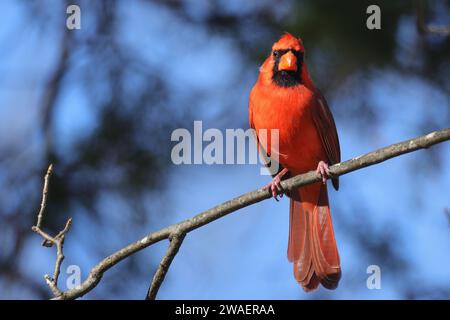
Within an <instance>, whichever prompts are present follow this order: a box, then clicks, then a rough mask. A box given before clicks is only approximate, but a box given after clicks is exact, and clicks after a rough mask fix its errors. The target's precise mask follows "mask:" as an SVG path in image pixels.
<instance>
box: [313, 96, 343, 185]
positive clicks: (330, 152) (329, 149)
mask: <svg viewBox="0 0 450 320" xmlns="http://www.w3.org/2000/svg"><path fill="white" fill-rule="evenodd" d="M316 100H317V104H316V106H315V108H314V109H313V120H314V124H315V126H316V128H317V131H318V132H319V136H320V139H321V140H322V145H323V147H324V149H325V152H326V155H327V158H328V159H327V160H328V164H329V165H333V164H335V163H339V162H341V149H340V146H339V138H338V134H337V130H336V124H335V123H334V119H333V114H332V113H331V111H330V108H329V107H328V104H327V101H326V100H325V97H324V96H323V95H322V93H321V92H320V91H316ZM332 181H333V186H334V188H335V189H336V190H338V189H339V178H334V179H333V180H332Z"/></svg>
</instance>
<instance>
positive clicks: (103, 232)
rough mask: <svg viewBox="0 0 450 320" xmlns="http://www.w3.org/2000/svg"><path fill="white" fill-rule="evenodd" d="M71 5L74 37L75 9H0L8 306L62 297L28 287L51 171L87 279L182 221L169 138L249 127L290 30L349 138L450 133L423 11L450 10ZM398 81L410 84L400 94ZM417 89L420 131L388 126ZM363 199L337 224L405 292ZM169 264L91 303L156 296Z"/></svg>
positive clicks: (430, 155) (59, 220)
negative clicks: (158, 278)
mask: <svg viewBox="0 0 450 320" xmlns="http://www.w3.org/2000/svg"><path fill="white" fill-rule="evenodd" d="M74 3H76V4H78V5H79V6H80V7H81V12H82V28H81V30H73V31H70V30H68V29H67V28H65V19H66V17H67V15H66V7H67V6H68V4H69V2H65V1H59V2H56V1H37V0H35V1H2V3H1V4H0V8H2V12H4V13H8V14H5V15H6V17H5V18H4V19H3V18H2V21H1V22H0V23H1V24H2V28H1V32H0V57H1V59H0V70H2V74H3V77H2V79H1V80H0V123H1V126H0V134H1V137H2V139H1V140H0V298H48V297H49V291H48V290H47V288H46V287H45V284H44V282H43V281H42V278H40V277H35V276H34V274H33V275H32V276H31V275H30V274H31V273H30V268H34V267H32V266H30V261H36V266H35V268H38V269H39V272H36V273H37V274H42V272H41V271H42V270H50V268H51V265H52V263H53V254H54V253H53V251H51V250H45V249H44V248H42V247H40V246H39V240H38V239H37V237H36V236H35V235H34V234H32V232H31V230H30V228H31V226H32V225H33V224H34V222H35V219H36V213H37V208H38V205H39V201H40V196H41V194H40V190H41V184H42V176H43V174H44V172H45V170H46V168H47V165H48V164H49V163H53V164H54V166H55V175H54V177H53V179H52V181H51V189H50V200H49V207H48V211H47V214H46V217H45V220H44V227H45V228H47V229H49V230H52V231H55V232H56V231H57V230H59V229H60V228H61V226H62V225H63V224H64V222H65V220H66V219H67V217H68V216H72V217H73V218H74V227H73V230H72V231H71V232H70V233H69V235H68V238H67V241H66V243H67V245H66V248H67V249H66V255H67V256H68V258H67V259H68V262H67V263H78V262H79V261H80V260H85V261H86V263H85V265H86V270H88V269H89V267H90V266H91V265H92V264H94V263H95V262H97V261H98V260H100V259H101V258H103V257H104V256H106V255H107V254H110V253H111V252H113V251H114V250H116V249H118V248H120V247H121V246H123V245H125V244H126V243H128V242H130V241H133V240H135V239H137V238H138V237H139V236H141V235H143V234H145V233H146V232H148V231H151V230H156V229H157V228H158V227H162V226H164V225H166V224H167V223H168V221H171V220H170V212H168V211H167V210H166V206H165V203H166V202H167V201H170V200H169V199H170V189H167V185H166V182H167V178H168V176H169V173H170V172H171V168H172V166H171V162H170V148H171V144H170V141H169V139H170V133H171V132H172V130H174V129H175V128H179V127H189V126H190V125H191V124H192V121H193V119H203V120H204V121H205V122H207V123H209V124H211V126H214V127H219V128H225V127H226V128H233V127H243V128H246V127H247V116H246V112H247V105H246V103H247V94H248V92H249V91H250V88H251V86H252V84H253V82H254V80H255V78H256V76H257V70H258V69H257V67H258V66H259V65H260V64H261V63H262V61H263V60H264V58H265V56H266V55H267V54H268V52H269V50H270V46H271V44H272V43H273V42H274V41H275V40H276V39H277V38H278V37H279V36H280V34H281V33H282V32H284V31H289V32H290V33H293V34H296V35H299V36H300V37H302V39H303V41H304V43H305V46H306V49H307V53H306V55H307V58H306V59H307V62H308V65H309V68H310V69H311V73H312V76H313V79H314V80H315V82H316V84H317V86H318V87H319V88H321V90H322V91H323V92H324V93H325V96H327V97H328V100H329V102H330V101H333V102H334V103H330V105H331V108H332V110H333V112H334V114H335V117H336V118H337V119H338V120H337V122H338V124H339V125H338V129H339V131H340V132H341V131H342V130H343V128H345V129H346V130H347V129H348V132H358V135H359V136H360V137H368V138H367V139H368V143H369V142H374V141H384V140H383V132H384V130H389V128H388V129H386V127H385V126H383V125H382V123H383V121H384V120H386V119H389V122H390V123H391V126H392V127H395V126H396V125H398V126H401V127H402V130H403V132H405V133H406V137H412V136H414V135H417V134H421V133H423V132H427V131H431V130H434V129H439V128H442V127H445V126H448V124H449V123H450V121H449V120H450V111H449V105H450V97H449V94H448V93H449V92H450V77H449V74H450V59H449V57H450V37H449V36H448V35H447V36H446V35H441V34H433V33H429V32H422V31H421V29H420V28H417V26H416V25H417V21H418V14H419V15H420V14H423V15H424V17H425V18H426V21H427V22H430V23H434V24H438V25H439V24H441V25H446V24H449V23H450V1H428V2H427V1H415V2H414V1H406V0H404V1H401V0H399V1H360V0H347V1H345V5H343V4H342V3H341V2H339V3H338V2H336V1H331V0H329V1H328V0H311V1H282V0H278V1H268V0H267V1H266V0H264V1H237V0H231V1H225V0H222V1H220V0H211V1H206V0H205V1H194V0H192V1H182V0H166V1H164V0H154V1H144V0H134V1H113V0H110V1H87V0H86V1H81V0H80V1H74ZM374 3H377V4H378V5H379V6H380V7H381V9H382V29H381V30H376V31H371V30H368V29H367V28H365V21H366V18H367V14H366V8H367V6H368V5H370V4H374ZM70 4H72V2H70ZM418 12H419V13H418ZM399 77H400V78H401V77H407V78H408V79H409V80H407V81H406V82H402V83H405V85H404V86H402V87H400V88H398V89H397V87H396V86H397V84H398V83H399V81H398V78H399ZM401 81H403V80H401ZM408 83H411V90H412V91H414V88H416V86H417V85H418V83H419V84H420V86H421V88H423V90H428V91H429V95H430V96H432V97H434V98H435V100H432V99H431V98H430V100H425V101H418V103H420V105H422V108H423V109H421V110H418V111H419V112H420V116H419V117H417V118H415V119H414V120H413V121H412V120H411V121H410V120H408V119H406V120H405V118H402V117H401V116H393V115H392V114H390V112H393V111H396V112H398V113H400V114H401V113H402V112H405V113H406V112H407V111H402V109H406V108H408V107H409V106H408V105H404V104H402V101H401V100H399V99H396V98H395V91H396V90H402V88H405V87H408ZM390 95H391V96H392V99H391V101H392V104H391V105H389V106H386V108H384V109H383V108H380V107H379V103H380V100H379V99H381V98H384V99H389V96H390ZM382 96H383V97H382ZM436 97H438V98H436ZM436 99H437V100H436ZM439 99H440V100H439ZM428 102H431V103H433V105H429V104H428ZM438 102H440V104H438ZM338 105H339V108H338V107H337V106H338ZM392 105H393V106H395V108H396V109H395V110H392V109H389V108H391V106H392ZM402 121H406V123H405V122H402ZM391 129H392V128H391ZM391 142H395V141H391ZM368 150H369V149H368ZM368 150H367V151H368ZM439 150H440V149H437V148H436V149H432V150H429V151H427V152H425V153H421V154H417V155H415V156H414V157H413V158H414V159H412V160H411V165H410V167H408V168H407V169H406V170H410V172H411V174H414V175H416V182H417V184H416V185H412V186H411V190H412V191H411V193H412V194H414V193H415V192H420V185H421V184H422V183H423V181H425V180H427V179H430V177H429V175H428V174H430V173H431V174H432V172H436V171H439V170H441V169H442V167H443V166H444V165H445V164H446V162H445V160H444V158H443V155H442V154H440V153H439ZM345 154H346V155H348V156H352V155H355V154H349V153H345ZM418 170H420V171H421V173H420V172H417V171H418ZM175 179H176V178H175ZM255 187H257V186H256V185H255ZM205 188H206V189H205V192H207V190H208V189H207V186H205ZM355 192H356V191H355ZM374 197H375V195H374ZM226 198H227V195H225V199H226ZM361 199H362V198H361V197H359V196H358V194H355V197H354V198H353V199H352V201H351V203H350V204H348V206H347V208H346V210H350V211H353V212H355V215H353V216H351V217H352V219H345V220H341V221H340V222H339V225H340V226H341V227H342V228H343V229H345V230H348V234H349V235H350V236H351V237H352V238H353V239H354V240H353V241H354V243H355V245H357V246H358V247H359V248H360V250H364V252H367V254H371V255H375V256H376V260H377V261H384V262H385V263H386V264H387V265H389V266H390V270H391V272H394V273H395V275H396V276H398V277H404V279H405V283H408V281H410V279H411V278H410V273H408V272H410V270H408V264H407V263H406V261H405V259H404V257H403V256H402V255H401V254H399V252H398V248H397V247H396V246H395V245H394V244H396V243H399V242H400V243H401V240H399V239H398V234H397V233H396V225H395V224H392V225H391V226H390V227H387V228H381V230H380V229H377V228H372V227H371V224H370V223H365V224H361V219H366V218H365V217H362V216H361V215H362V213H364V216H366V215H367V216H369V215H371V211H370V204H366V203H364V201H362V200H361ZM378 200H380V199H378ZM199 209H200V208H199ZM112 212H119V214H113V213H112ZM368 221H370V220H368ZM47 251H49V252H47ZM37 261H40V262H37ZM157 263H158V257H155V256H154V255H153V254H152V253H147V252H146V253H140V254H138V255H135V256H134V257H132V258H131V259H127V260H126V261H124V262H123V263H122V264H121V265H120V266H118V267H117V268H114V269H113V270H111V271H110V273H111V275H108V277H106V278H105V279H104V280H103V281H102V283H101V284H100V285H99V287H98V288H96V289H94V291H93V292H92V293H90V294H89V295H88V296H87V297H93V298H95V297H102V298H141V297H144V294H145V293H144V292H142V293H141V292H133V289H132V288H133V286H137V285H138V284H139V285H140V284H141V283H142V282H144V283H145V282H147V281H149V280H150V279H151V276H152V274H153V271H154V270H155V268H156V264H157ZM124 270H126V271H125V272H124ZM396 270H397V271H396ZM124 273H125V274H126V276H124ZM84 276H85V274H84ZM344 276H347V274H344ZM116 277H120V278H121V279H122V278H123V281H114V279H115V278H116ZM124 277H125V278H126V279H125V278H124ZM403 296H404V297H406V298H414V297H447V298H448V297H449V296H450V292H449V289H448V288H445V287H444V286H443V287H427V286H426V285H425V284H422V285H421V286H417V285H415V286H410V287H408V286H406V287H405V288H404V292H403Z"/></svg>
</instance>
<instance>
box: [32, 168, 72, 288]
mask: <svg viewBox="0 0 450 320" xmlns="http://www.w3.org/2000/svg"><path fill="white" fill-rule="evenodd" d="M52 173H53V165H49V166H48V169H47V173H46V174H45V177H44V187H43V188H42V201H41V208H40V209H39V213H38V217H37V222H36V225H35V226H33V227H31V230H33V231H34V232H36V233H37V234H39V235H40V236H41V237H42V238H43V239H44V241H43V242H42V245H43V246H44V247H52V246H53V245H55V246H56V261H55V269H54V271H53V277H50V276H49V275H48V274H46V275H44V279H45V282H46V283H47V285H48V286H49V288H50V290H51V291H52V292H53V295H55V296H59V295H60V294H61V293H62V292H61V290H60V289H59V288H58V278H59V274H60V272H61V264H62V262H63V260H64V253H63V246H64V237H65V235H66V233H67V232H68V231H69V229H70V226H71V225H72V218H69V219H68V220H67V222H66V225H65V226H64V229H62V230H61V231H60V232H58V234H57V235H56V236H54V237H52V236H51V235H49V234H48V233H47V232H45V231H43V230H42V220H43V218H44V213H45V208H46V207H47V197H48V186H49V184H50V177H51V176H52Z"/></svg>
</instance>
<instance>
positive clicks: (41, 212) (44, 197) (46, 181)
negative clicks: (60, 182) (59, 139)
mask: <svg viewBox="0 0 450 320" xmlns="http://www.w3.org/2000/svg"><path fill="white" fill-rule="evenodd" d="M52 173H53V165H52V164H51V165H49V166H48V169H47V173H46V174H45V177H44V188H43V189H42V201H41V208H40V210H39V213H38V219H37V223H36V228H40V227H41V225H42V217H43V216H44V211H45V207H46V206H47V196H48V184H49V180H50V177H51V176H52Z"/></svg>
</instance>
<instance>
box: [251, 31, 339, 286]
mask: <svg viewBox="0 0 450 320" xmlns="http://www.w3.org/2000/svg"><path fill="white" fill-rule="evenodd" d="M304 55H305V48H304V47H303V43H302V41H301V39H299V38H296V37H294V36H293V35H291V34H289V33H286V34H284V35H283V36H282V37H281V38H280V39H279V40H278V41H277V42H276V43H275V44H274V45H273V46H272V51H271V53H270V55H269V57H268V58H267V59H266V60H265V61H264V64H263V65H262V66H261V68H260V73H259V77H258V80H257V81H256V84H255V85H254V87H253V89H252V91H251V93H250V99H249V122H250V127H252V128H253V129H255V132H256V134H257V138H258V132H259V130H260V129H266V130H267V131H262V132H266V133H267V132H270V130H271V129H278V130H279V131H278V134H279V143H278V150H277V151H276V152H278V153H279V155H278V157H279V164H280V165H279V168H280V169H279V171H278V173H277V174H274V175H273V176H274V177H273V180H272V182H271V183H269V184H268V185H267V186H266V187H267V188H269V189H270V190H271V193H272V195H273V197H274V198H275V199H276V200H277V194H278V193H279V192H281V191H282V189H281V184H280V181H281V180H282V178H286V177H288V176H294V175H298V174H301V173H305V172H308V171H310V170H316V171H317V172H318V173H319V174H321V176H322V181H321V182H317V183H314V184H310V185H307V186H303V187H301V188H299V189H297V190H294V191H292V192H290V193H289V194H288V196H289V197H290V220H289V243H288V250H287V255H288V259H289V261H291V262H292V263H293V266H294V276H295V279H296V280H297V281H298V282H299V283H300V284H301V286H302V287H303V289H304V290H305V291H311V290H314V289H316V288H317V287H318V286H319V284H322V285H323V286H324V287H325V288H327V289H335V288H336V287H337V286H338V283H339V280H340V278H341V268H340V260H339V253H338V249H337V246H336V240H335V237H334V231H333V224H332V220H331V213H330V207H329V203H328V194H327V185H326V180H327V178H329V170H328V165H332V164H334V163H338V162H340V160H341V159H340V158H341V155H340V147H339V139H338V135H337V131H336V125H335V123H334V119H333V115H332V114H331V112H330V109H329V108H328V105H327V102H326V101H325V98H324V97H323V95H322V94H321V93H320V92H319V90H317V89H316V88H315V86H314V84H313V82H312V81H311V78H310V76H309V73H308V69H307V67H306V64H305V62H304ZM260 138H261V137H260ZM268 140H269V141H270V139H268ZM258 141H260V139H258ZM260 147H261V143H260ZM266 148H267V149H268V150H266V152H267V154H268V155H270V151H271V150H270V143H268V144H267V145H266ZM274 152H275V151H274ZM332 183H333V186H334V188H335V189H336V190H338V188H339V180H338V178H333V179H332Z"/></svg>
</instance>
